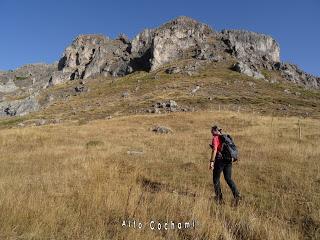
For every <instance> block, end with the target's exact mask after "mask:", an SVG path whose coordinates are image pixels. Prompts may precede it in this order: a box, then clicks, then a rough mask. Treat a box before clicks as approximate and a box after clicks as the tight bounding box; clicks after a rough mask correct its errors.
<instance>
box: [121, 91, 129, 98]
mask: <svg viewBox="0 0 320 240" xmlns="http://www.w3.org/2000/svg"><path fill="white" fill-rule="evenodd" d="M129 95H130V94H129V92H124V93H122V94H121V97H123V98H128V97H129Z"/></svg>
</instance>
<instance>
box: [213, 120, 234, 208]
mask: <svg viewBox="0 0 320 240" xmlns="http://www.w3.org/2000/svg"><path fill="white" fill-rule="evenodd" d="M221 131H222V129H220V128H218V126H216V125H215V126H213V127H212V128H211V134H212V136H213V137H212V144H211V145H210V146H211V148H212V152H211V157H210V165H209V169H210V170H211V169H213V171H212V177H213V186H214V191H215V195H216V196H215V200H216V202H217V203H218V204H221V203H223V198H222V192H221V186H220V175H221V172H223V176H224V179H225V180H226V182H227V184H228V186H229V187H230V189H231V191H232V193H233V197H234V205H235V206H237V205H238V204H239V201H240V193H239V191H238V189H237V186H236V184H235V183H234V181H233V180H232V178H231V172H232V162H233V160H234V159H227V158H226V157H225V158H224V157H223V154H222V153H221V151H222V150H223V144H224V143H223V140H222V133H221ZM229 137H230V136H229Z"/></svg>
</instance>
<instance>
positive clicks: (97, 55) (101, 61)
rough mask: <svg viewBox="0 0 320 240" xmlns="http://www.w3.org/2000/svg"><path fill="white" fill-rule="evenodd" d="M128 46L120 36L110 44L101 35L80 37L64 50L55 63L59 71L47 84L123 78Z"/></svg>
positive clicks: (127, 60)
mask: <svg viewBox="0 0 320 240" xmlns="http://www.w3.org/2000/svg"><path fill="white" fill-rule="evenodd" d="M130 45H131V43H130V42H128V41H126V39H124V37H123V36H121V37H119V38H118V39H115V40H112V39H109V38H107V37H105V36H102V35H80V36H78V37H77V38H76V39H75V40H74V41H73V43H72V44H71V45H70V46H69V47H67V48H66V50H65V51H64V53H63V57H62V58H61V59H60V61H59V70H60V71H61V72H62V73H61V72H58V73H55V74H54V75H53V76H52V80H51V83H52V84H53V85H54V84H57V83H61V82H63V81H66V80H69V79H70V80H73V79H87V78H92V77H95V76H97V75H104V76H114V77H116V76H123V75H126V74H127V73H129V72H131V70H130V67H129V61H130V56H129V55H130Z"/></svg>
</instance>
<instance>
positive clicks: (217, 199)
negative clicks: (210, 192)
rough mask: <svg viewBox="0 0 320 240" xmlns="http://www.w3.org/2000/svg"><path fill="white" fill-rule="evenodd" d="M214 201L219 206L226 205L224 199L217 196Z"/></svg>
mask: <svg viewBox="0 0 320 240" xmlns="http://www.w3.org/2000/svg"><path fill="white" fill-rule="evenodd" d="M214 200H215V201H216V203H217V204H219V205H221V204H224V201H223V199H222V197H218V196H215V197H214Z"/></svg>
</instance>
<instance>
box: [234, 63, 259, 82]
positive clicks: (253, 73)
mask: <svg viewBox="0 0 320 240" xmlns="http://www.w3.org/2000/svg"><path fill="white" fill-rule="evenodd" d="M233 70H235V71H237V72H239V73H243V74H245V75H247V76H249V77H253V78H256V79H264V76H263V75H262V74H261V73H260V72H259V71H258V70H257V69H256V68H255V67H254V66H248V65H247V64H245V63H243V62H237V63H236V64H235V65H234V66H233Z"/></svg>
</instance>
